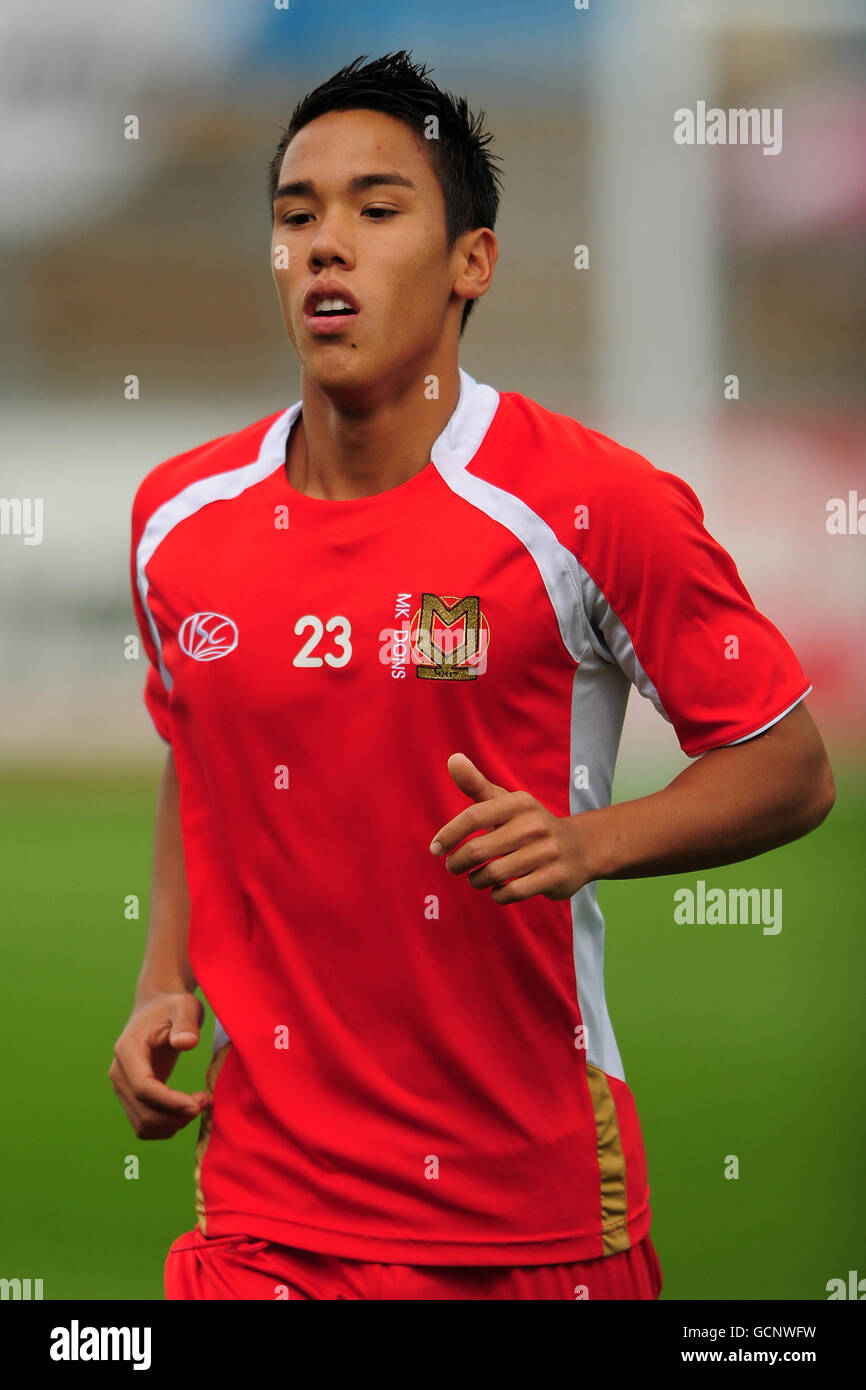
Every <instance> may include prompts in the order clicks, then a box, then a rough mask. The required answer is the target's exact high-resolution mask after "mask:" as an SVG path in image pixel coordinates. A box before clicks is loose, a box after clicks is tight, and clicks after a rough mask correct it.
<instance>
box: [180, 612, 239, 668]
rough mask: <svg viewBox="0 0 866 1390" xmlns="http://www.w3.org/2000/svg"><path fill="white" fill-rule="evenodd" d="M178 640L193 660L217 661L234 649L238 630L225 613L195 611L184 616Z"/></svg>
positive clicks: (182, 648) (181, 647)
mask: <svg viewBox="0 0 866 1390" xmlns="http://www.w3.org/2000/svg"><path fill="white" fill-rule="evenodd" d="M177 640H178V642H179V643H180V649H181V651H183V652H186V654H187V656H191V657H192V659H193V661H216V659H217V657H219V656H228V654H229V652H233V651H234V649H235V647H236V646H237V644H238V630H237V628H236V627H235V624H234V623H233V622H232V620H231V618H227V617H226V616H225V614H224V613H193V614H191V616H190V617H189V618H184V620H183V623H182V624H181V628H180V632H179V633H178V634H177Z"/></svg>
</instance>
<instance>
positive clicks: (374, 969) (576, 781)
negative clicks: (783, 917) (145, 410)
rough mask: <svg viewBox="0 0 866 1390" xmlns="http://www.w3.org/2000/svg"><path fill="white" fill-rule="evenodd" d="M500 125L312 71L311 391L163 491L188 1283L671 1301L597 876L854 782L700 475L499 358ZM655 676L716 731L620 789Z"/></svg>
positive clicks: (161, 947)
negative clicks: (188, 1074) (624, 796)
mask: <svg viewBox="0 0 866 1390" xmlns="http://www.w3.org/2000/svg"><path fill="white" fill-rule="evenodd" d="M482 126H483V115H482V118H481V119H476V118H475V117H473V116H472V115H471V114H470V112H469V111H468V109H467V106H466V103H465V101H463V100H460V101H458V100H456V99H454V98H453V97H451V96H450V95H449V94H447V93H444V92H442V91H440V90H439V89H438V88H437V87H436V86H435V85H434V84H433V83H432V82H431V80H430V78H429V76H428V75H427V71H426V69H424V68H423V67H422V66H419V65H416V64H414V63H413V62H412V61H411V58H410V56H409V55H407V54H405V53H399V54H389V55H386V56H385V57H383V58H381V59H379V60H377V61H373V62H369V63H365V62H364V60H363V59H360V58H359V59H357V60H356V61H355V62H354V63H352V64H350V65H349V66H348V67H346V68H344V69H343V70H342V71H340V72H339V73H337V74H336V75H335V76H334V77H332V78H331V79H330V80H329V81H327V82H325V83H324V84H323V85H322V86H320V87H318V88H317V89H316V90H315V91H314V92H312V93H311V94H310V95H308V96H307V97H306V98H305V99H304V100H302V101H301V102H300V104H299V105H298V106H297V108H296V109H295V111H294V113H293V115H292V118H291V121H290V124H289V126H288V128H287V130H286V131H285V133H284V135H283V138H282V139H281V140H280V143H279V146H278V149H277V151H276V154H275V157H274V160H273V163H272V167H271V171H270V194H271V199H272V208H273V239H272V255H273V274H274V279H275V283H276V288H277V294H278V297H279V303H280V307H281V311H282V316H283V321H284V323H285V329H286V333H287V334H288V337H289V340H290V342H291V344H292V347H293V348H294V350H295V352H296V353H297V356H298V359H299V362H300V366H301V399H300V400H299V401H297V402H295V403H294V404H293V405H291V406H289V407H288V409H281V410H279V411H278V412H277V413H275V414H273V415H270V416H268V417H267V418H266V419H263V420H259V421H257V422H256V423H254V424H251V425H247V426H246V427H244V428H241V429H239V430H237V431H236V432H235V433H231V434H228V435H224V436H223V437H221V438H219V439H215V440H212V441H211V442H209V443H206V444H203V445H201V446H199V447H197V448H194V449H192V450H190V451H189V452H187V453H184V454H181V455H179V456H178V457H175V458H171V459H169V460H168V461H167V462H165V463H162V464H161V465H160V466H159V467H157V468H155V469H154V470H153V471H152V472H151V473H150V474H149V475H148V476H147V477H146V478H145V480H144V482H143V483H142V484H141V486H140V488H139V490H138V492H137V495H136V498H135V503H134V508H133V538H132V579H133V594H134V601H135V608H136V614H137V618H138V622H139V626H140V630H141V634H142V639H143V642H144V645H145V647H146V650H147V653H148V656H149V670H148V675H147V682H146V689H145V700H146V703H147V706H148V709H149V711H150V714H151V716H152V718H153V722H154V724H155V726H156V729H157V730H158V732H159V734H160V735H161V736H162V738H163V739H164V740H165V741H166V743H167V744H168V750H167V755H166V764H165V772H164V777H163V781H162V786H161V791H160V796H159V802H158V808H157V819H156V834H155V849H154V882H153V902H152V909H151V920H150V924H149V929H148V939H147V946H146V951H145V958H144V963H143V967H142V971H141V976H140V979H139V983H138V987H137V991H136V998H135V1006H134V1010H133V1013H132V1016H131V1017H130V1019H129V1022H128V1023H127V1025H126V1028H125V1030H124V1031H123V1033H122V1035H121V1036H120V1038H119V1039H118V1042H117V1044H116V1047H115V1056H114V1060H113V1062H112V1064H111V1068H110V1077H111V1080H112V1083H113V1085H114V1088H115V1090H116V1092H117V1094H118V1096H119V1098H120V1100H121V1102H122V1104H123V1106H124V1108H125V1110H126V1112H127V1114H128V1116H129V1119H130V1121H131V1123H132V1125H133V1128H134V1130H135V1132H136V1134H137V1135H138V1136H139V1137H140V1138H142V1139H151V1138H153V1139H160V1138H168V1137H170V1136H171V1135H173V1134H175V1133H176V1132H177V1131H178V1130H179V1129H181V1128H182V1127H183V1126H184V1125H186V1124H188V1123H189V1121H190V1120H192V1119H193V1118H195V1117H196V1116H198V1117H200V1133H199V1140H198V1144H197V1148H196V1160H195V1177H196V1198H197V1212H198V1221H197V1224H196V1226H195V1228H194V1229H193V1230H190V1231H189V1232H186V1233H184V1234H183V1235H181V1236H180V1237H179V1238H178V1239H177V1240H176V1241H175V1242H174V1244H173V1245H172V1247H171V1250H170V1252H169V1255H168V1258H167V1264H166V1293H167V1296H168V1297H169V1298H172V1299H202V1298H204V1299H210V1298H213V1299H275V1298H286V1297H289V1298H307V1299H339V1298H356V1299H562V1298H567V1299H575V1298H577V1299H580V1298H590V1299H653V1298H656V1297H658V1294H659V1290H660V1287H661V1271H660V1268H659V1263H658V1260H657V1258H656V1254H655V1251H654V1250H653V1246H652V1243H651V1240H650V1234H649V1232H650V1218H651V1213H650V1204H649V1186H648V1182H647V1171H646V1161H645V1156H644V1149H643V1144H642V1139H641V1132H640V1126H639V1122H638V1116H637V1112H636V1108H635V1103H634V1099H633V1097H632V1093H631V1091H630V1089H629V1086H628V1084H627V1081H626V1077H625V1073H624V1070H623V1064H622V1061H621V1059H620V1055H619V1052H618V1050H617V1044H616V1041H615V1038H614V1033H613V1030H612V1027H611V1022H610V1018H609V1016H608V1011H607V1007H606V1004H605V995H604V974H603V940H604V923H603V920H602V915H601V912H600V911H599V908H598V904H597V901H596V890H597V884H598V881H599V880H600V879H613V878H627V877H635V876H644V875H653V874H667V873H671V872H677V871H692V870H702V869H707V868H710V867H713V866H716V865H721V864H729V863H732V862H734V861H737V860H742V859H746V858H748V857H750V856H752V855H755V854H759V853H762V852H763V851H765V850H769V849H771V848H773V847H775V846H777V845H781V844H784V843H786V842H788V841H791V840H793V839H796V838H797V837H799V836H802V835H804V834H806V833H808V832H809V831H810V830H812V829H813V828H814V827H815V826H817V825H818V824H819V823H820V822H821V821H822V820H823V819H824V817H825V816H826V815H827V813H828V811H829V809H830V807H831V805H832V803H833V800H834V787H833V778H832V773H831V771H830V768H829V765H828V762H827V757H826V754H825V751H824V747H823V743H822V741H821V737H820V735H819V733H818V732H817V730H816V728H815V725H814V723H813V721H812V719H811V717H810V715H809V713H808V711H807V709H806V706H805V704H804V703H803V700H804V696H806V695H807V694H808V693H809V691H810V690H811V686H810V684H809V681H808V679H807V678H806V676H805V675H804V673H803V671H802V670H801V668H800V665H799V663H798V661H797V658H796V656H795V655H794V653H793V651H792V650H791V648H790V646H789V645H788V643H787V642H786V641H785V639H784V638H783V637H782V636H781V634H780V633H779V632H778V631H777V629H776V628H775V627H774V626H773V625H772V623H771V622H770V621H769V620H768V619H767V618H766V617H764V616H763V615H762V614H761V613H759V612H758V611H757V610H756V609H755V607H754V605H753V603H752V601H751V599H750V597H749V594H748V593H747V591H746V589H745V588H744V586H743V584H742V582H741V580H740V577H739V575H738V573H737V570H736V568H735V566H734V563H733V561H732V560H731V558H730V556H729V555H728V554H727V553H726V551H725V550H724V549H723V548H722V547H721V546H720V545H719V544H718V543H717V542H716V541H715V540H714V539H713V538H712V537H711V536H710V535H709V534H708V532H707V531H706V530H705V528H704V526H703V514H702V511H701V507H700V503H699V502H698V499H697V497H696V496H695V493H694V492H693V491H692V489H691V488H690V487H689V486H688V485H687V484H686V483H685V482H684V481H683V480H682V479H680V478H678V477H676V476H674V475H673V474H671V473H667V472H664V471H661V470H660V469H658V468H657V467H654V466H653V465H652V464H650V463H649V462H648V461H647V460H645V459H644V458H642V457H641V456H640V455H638V454H636V453H635V452H633V451H632V450H630V449H627V448H624V447H622V446H621V445H619V444H617V443H615V442H614V441H612V440H611V439H609V438H606V437H605V436H604V435H602V434H600V433H598V432H597V431H595V430H592V429H588V428H586V427H585V426H583V425H581V424H579V423H578V422H577V421H575V420H573V419H570V418H568V417H566V416H563V415H558V414H554V413H552V412H551V411H550V410H548V409H546V408H545V407H543V406H542V405H540V404H537V403H536V402H535V401H532V400H530V399H528V398H527V397H526V396H524V395H521V394H520V393H517V392H498V391H496V390H495V389H494V388H493V387H491V386H487V385H480V384H478V383H477V382H476V381H474V380H473V379H472V378H471V377H469V376H468V375H467V374H466V373H465V372H464V371H463V370H462V369H461V368H460V367H459V365H458V347H459V340H460V336H461V333H462V331H463V328H464V327H465V324H466V321H467V318H468V317H469V314H470V312H471V310H472V309H473V307H474V302H475V300H476V299H478V298H480V297H481V296H482V295H483V294H485V293H486V292H487V290H488V289H489V287H490V284H491V280H492V276H493V271H494V266H495V263H496V258H497V242H496V237H495V235H494V232H493V226H494V223H495V220H496V212H497V206H498V200H499V188H498V184H499V173H498V170H497V169H496V167H495V163H494V157H492V156H491V155H490V153H489V151H488V149H487V145H488V142H489V139H490V137H489V135H488V134H485V133H483V130H482ZM539 230H540V232H541V228H540V229H539ZM535 350H536V351H537V348H536V349H535ZM631 684H634V685H636V686H637V688H638V689H639V690H640V692H641V694H643V695H645V696H647V697H648V698H649V699H650V700H651V701H652V702H653V704H654V705H655V706H656V708H657V710H658V712H659V714H660V715H661V716H662V717H663V718H665V719H667V720H668V721H669V722H670V723H672V725H673V727H674V729H675V731H676V734H677V737H678V739H679V742H680V745H681V747H682V748H683V750H684V752H685V753H686V754H687V755H688V756H689V758H692V759H695V761H694V762H692V763H691V764H690V765H689V766H687V767H686V769H685V770H684V771H683V772H682V773H681V774H680V775H679V776H677V777H676V778H675V779H674V780H673V781H672V782H671V784H670V785H669V786H667V787H664V788H662V789H660V790H659V791H657V792H656V793H655V794H654V795H651V796H645V797H641V798H639V799H637V800H633V801H627V802H625V803H622V804H619V805H615V806H611V805H610V792H611V784H612V780H613V773H614V764H615V760H616V754H617V748H618V743H619V736H620V731H621V727H622V722H623V718H624V714H625V708H626V701H627V698H628V694H629V689H630V685H631ZM197 988H200V989H201V991H202V994H203V996H204V998H205V999H206V1000H207V1001H208V1002H209V1004H210V1006H211V1007H212V1009H213V1011H214V1014H215V1019H216V1022H215V1037H214V1051H213V1057H212V1061H211V1063H210V1067H209V1069H208V1071H207V1077H206V1080H205V1081H204V1084H203V1087H202V1089H201V1090H198V1091H196V1092H195V1093H194V1094H192V1095H188V1094H186V1093H184V1092H181V1091H178V1090H175V1089H173V1088H172V1087H170V1086H169V1084H168V1077H169V1075H170V1072H171V1069H172V1066H173V1064H174V1062H175V1061H176V1058H177V1056H178V1054H179V1053H180V1052H181V1051H186V1050H187V1049H189V1048H193V1047H195V1046H196V1044H197V1042H198V1040H199V1035H200V1029H201V1026H202V1021H203V1017H204V1009H203V1006H202V1003H201V1000H200V999H199V997H198V996H197V994H196V989H197Z"/></svg>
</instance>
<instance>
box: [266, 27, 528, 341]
mask: <svg viewBox="0 0 866 1390" xmlns="http://www.w3.org/2000/svg"><path fill="white" fill-rule="evenodd" d="M366 57H367V55H366V54H364V55H362V56H361V57H360V58H355V59H354V61H353V62H351V63H348V64H347V65H346V67H343V68H341V69H340V71H339V72H335V73H334V75H333V77H329V78H328V80H327V81H326V82H322V83H321V84H320V86H318V87H316V88H315V89H314V90H313V91H312V92H310V93H309V94H308V95H307V96H305V97H303V98H302V100H301V101H299V102H298V104H297V106H296V107H295V109H294V111H293V112H292V115H291V119H290V120H289V124H288V125H287V126H286V128H285V130H284V131H283V134H282V137H281V139H280V143H279V144H278V145H277V149H276V153H275V154H274V157H273V159H272V160H271V163H270V168H269V170H268V194H269V201H270V203H271V204H273V200H274V194H275V192H276V189H277V180H278V179H279V175H280V166H281V165H282V162H283V156H284V154H285V152H286V149H287V147H288V145H289V142H290V141H291V140H292V139H293V137H294V136H295V135H297V133H298V131H299V130H300V129H301V128H302V127H303V126H305V125H307V124H308V123H309V122H310V121H314V120H315V119H316V117H317V116H323V115H324V114H325V112H326V111H351V110H354V109H358V108H363V109H366V110H370V111H384V112H386V114H388V115H389V116H396V117H397V119H398V120H401V121H405V122H406V124H407V125H409V126H411V127H412V129H413V130H414V131H415V132H416V134H417V135H418V136H419V137H420V138H422V139H424V138H425V137H426V139H427V143H428V144H429V146H430V152H431V158H432V161H433V168H434V170H435V172H436V177H437V178H438V180H439V183H440V185H441V188H442V192H443V194H444V197H445V235H446V239H447V244H448V248H449V250H450V248H451V247H452V246H453V245H454V243H455V241H456V240H457V238H458V236H460V235H461V234H462V233H463V232H468V231H472V230H474V229H475V228H476V227H489V228H490V229H491V231H492V229H493V226H494V224H495V222H496V214H497V212H498V210H499V196H500V192H501V173H500V170H499V169H498V168H497V167H496V166H497V164H499V163H500V162H501V161H500V159H499V156H498V155H495V154H491V153H490V152H489V150H488V149H487V146H488V144H489V143H490V141H491V139H492V135H491V134H490V132H489V131H485V130H484V118H485V113H484V112H483V111H480V112H479V113H478V115H477V116H473V115H472V113H471V112H470V110H469V107H468V106H467V103H466V99H465V97H455V96H453V95H452V94H451V93H450V92H443V91H441V90H440V89H439V88H438V87H437V86H436V84H435V82H431V81H430V78H429V77H428V75H427V73H428V69H427V68H426V67H425V66H424V64H421V63H413V62H412V60H411V54H410V53H407V52H406V50H405V49H401V50H400V51H399V52H398V53H386V54H385V55H384V56H383V57H381V58H375V59H373V60H372V61H371V62H367V61H366ZM362 64H364V66H362ZM431 116H433V117H435V118H436V123H435V125H431V126H430V127H429V128H430V129H432V130H435V132H436V135H435V138H431V137H430V136H429V135H428V134H427V131H428V124H427V123H428V121H429V118H430V117H431ZM474 307H475V300H474V299H467V301H466V303H465V304H464V306H463V318H462V320H461V324H460V332H461V333H462V332H463V330H464V328H465V327H466V320H467V319H468V318H469V315H470V314H471V312H472V310H473V308H474Z"/></svg>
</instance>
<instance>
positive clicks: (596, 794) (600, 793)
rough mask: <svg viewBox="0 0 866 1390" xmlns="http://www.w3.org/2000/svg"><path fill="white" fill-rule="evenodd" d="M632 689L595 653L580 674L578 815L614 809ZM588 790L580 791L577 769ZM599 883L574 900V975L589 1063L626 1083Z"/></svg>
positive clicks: (575, 710) (574, 706) (575, 736)
mask: <svg viewBox="0 0 866 1390" xmlns="http://www.w3.org/2000/svg"><path fill="white" fill-rule="evenodd" d="M629 693H630V686H629V682H628V679H627V677H626V676H625V675H624V673H623V672H622V671H621V670H620V669H619V667H618V666H614V665H613V664H612V663H611V662H609V661H607V662H606V661H603V660H602V659H601V657H599V656H598V655H596V653H595V652H592V653H588V654H587V656H586V658H585V660H584V661H583V662H582V663H581V665H580V666H579V667H578V668H577V670H576V671H575V673H574V681H573V684H572V700H571V741H570V747H571V767H570V770H569V807H570V809H571V814H572V815H573V816H575V815H578V814H579V813H580V812H581V811H597V810H599V809H601V808H602V807H604V806H609V805H610V794H611V790H612V787H613V774H614V768H615V765H616V755H617V752H618V750H619V741H620V736H621V734H622V726H623V721H624V719H625V711H626V706H627V705H628V697H629ZM582 768H585V769H586V774H585V778H584V777H583V776H581V777H580V780H581V781H583V780H585V781H586V786H585V787H582V786H575V782H576V781H577V780H578V778H577V777H576V775H575V773H576V770H577V769H582ZM597 895H598V883H597V882H593V883H587V884H586V886H585V887H583V888H581V889H580V891H579V892H577V893H575V894H574V896H573V897H572V899H571V921H572V942H573V951H574V974H575V979H576V981H577V1001H578V1005H579V1007H580V1015H581V1019H582V1021H583V1024H584V1028H585V1044H586V1060H587V1062H589V1063H590V1064H591V1065H592V1066H596V1067H600V1068H601V1070H602V1071H604V1072H606V1073H607V1075H608V1076H615V1077H618V1078H619V1080H620V1081H625V1071H624V1068H623V1064H622V1060H621V1058H620V1055H619V1048H618V1047H617V1043H616V1038H615V1037H614V1032H613V1026H612V1024H611V1021H610V1016H609V1014H608V1011H607V1002H606V999H605V992H604V917H603V916H602V912H601V908H600V907H599V905H598V901H597Z"/></svg>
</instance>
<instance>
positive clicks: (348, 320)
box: [304, 294, 361, 338]
mask: <svg viewBox="0 0 866 1390" xmlns="http://www.w3.org/2000/svg"><path fill="white" fill-rule="evenodd" d="M360 312H361V311H360V309H358V308H356V307H355V305H354V304H353V303H352V301H351V300H349V299H344V298H343V296H342V295H339V294H330V295H316V296H314V297H313V298H312V301H311V302H310V303H309V304H308V305H307V306H306V307H305V309H304V322H305V323H306V325H307V327H308V328H309V330H310V332H311V333H312V334H314V335H315V336H316V337H319V338H321V337H332V336H333V335H335V334H337V333H341V332H342V331H343V329H344V328H348V327H349V325H350V324H354V322H355V320H356V319H357V317H358V315H359V313H360Z"/></svg>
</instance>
